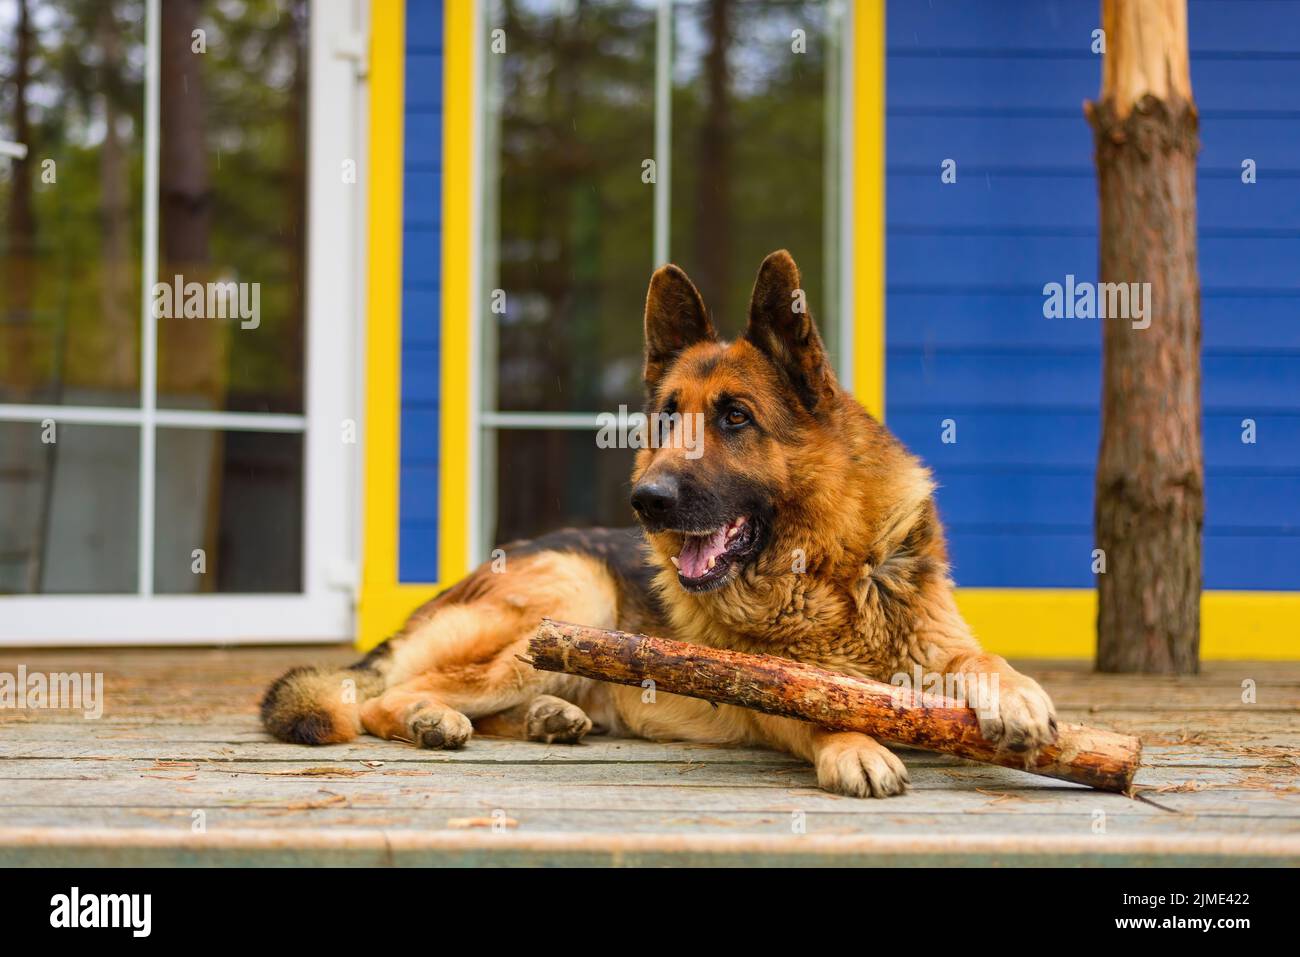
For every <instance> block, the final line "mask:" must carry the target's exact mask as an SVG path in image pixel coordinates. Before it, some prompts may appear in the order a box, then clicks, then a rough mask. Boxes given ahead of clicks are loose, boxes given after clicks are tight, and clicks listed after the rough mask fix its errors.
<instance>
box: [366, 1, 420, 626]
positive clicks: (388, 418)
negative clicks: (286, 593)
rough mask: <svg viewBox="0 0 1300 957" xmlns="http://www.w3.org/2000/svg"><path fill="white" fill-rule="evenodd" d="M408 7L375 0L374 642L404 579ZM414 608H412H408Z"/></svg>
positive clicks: (369, 601) (370, 397)
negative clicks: (400, 538)
mask: <svg viewBox="0 0 1300 957" xmlns="http://www.w3.org/2000/svg"><path fill="white" fill-rule="evenodd" d="M405 48H406V5H405V3H404V2H403V0H391V2H385V3H376V4H372V5H371V33H370V132H369V135H370V183H369V187H370V192H369V199H368V202H369V226H368V241H369V249H370V256H369V261H368V264H367V270H368V288H367V299H366V431H365V446H364V448H365V456H366V459H365V481H364V506H363V513H364V520H365V526H364V531H363V543H362V565H361V588H360V594H359V596H358V608H357V618H358V621H357V628H358V636H357V637H358V642H359V643H360V644H362V645H366V646H373V645H376V644H378V643H379V642H380V641H382V640H383V639H384V638H385V637H387V635H388V634H389V632H387V631H379V632H376V631H375V630H374V628H375V627H376V622H378V621H381V620H386V618H387V617H388V616H389V614H390V612H391V610H392V607H393V603H392V600H391V598H390V597H389V592H390V591H391V589H392V588H393V586H394V583H395V582H396V581H397V508H398V487H399V481H400V480H399V476H398V468H399V463H400V441H401V434H400V424H399V423H400V418H399V403H400V401H401V400H400V396H401V369H402V363H401V346H402V341H401V328H402V137H403V135H404V132H405V130H404V122H403V110H404V106H405V99H404V89H403V84H404V80H405V76H404V74H405V70H406V57H405V52H404V51H405ZM408 610H409V609H408Z"/></svg>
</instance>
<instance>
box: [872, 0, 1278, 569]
mask: <svg viewBox="0 0 1300 957" xmlns="http://www.w3.org/2000/svg"><path fill="white" fill-rule="evenodd" d="M1098 16H1099V14H1098V5H1097V4H1095V3H1084V2H1078V0H1017V2H1008V0H930V2H928V3H916V2H911V0H892V2H890V3H889V8H888V16H887V32H888V37H887V45H888V61H887V70H888V77H887V114H888V115H887V119H886V144H887V151H888V153H887V168H888V179H887V184H888V186H887V190H888V192H887V214H886V215H887V230H888V242H887V251H886V253H887V283H888V287H887V302H886V315H887V321H886V328H887V333H886V336H887V342H886V389H887V395H886V412H887V415H888V420H889V424H890V425H891V427H892V428H893V429H894V430H895V431H896V432H897V433H898V434H899V435H900V436H901V437H902V439H903V440H904V441H905V442H907V443H908V445H909V446H911V447H912V448H913V449H914V450H915V451H916V452H918V453H919V454H920V455H922V456H924V457H925V459H926V460H927V461H928V462H929V463H930V464H931V465H932V466H933V467H934V469H935V472H936V474H937V476H938V479H939V482H940V484H941V489H940V492H939V505H940V509H941V511H942V513H943V516H944V518H945V519H946V521H947V524H948V527H949V532H950V535H951V538H952V554H953V564H954V573H955V575H956V578H957V581H958V583H959V584H962V585H967V586H993V587H999V586H1000V587H1082V588H1086V587H1091V586H1092V585H1093V584H1094V581H1093V578H1092V575H1091V572H1090V567H1089V566H1090V557H1091V550H1092V547H1093V544H1092V507H1093V469H1094V467H1095V464H1096V455H1097V443H1098V426H1099V419H1098V398H1099V390H1100V342H1101V329H1100V325H1099V321H1098V320H1066V319H1061V320H1047V319H1044V318H1043V316H1042V305H1043V296H1042V288H1043V285H1044V284H1045V283H1048V282H1063V281H1064V278H1065V276H1066V274H1067V273H1073V274H1074V275H1075V276H1076V277H1077V279H1078V280H1081V281H1082V280H1089V281H1095V280H1096V279H1097V194H1096V180H1095V174H1094V167H1093V158H1092V134H1091V131H1090V129H1089V128H1088V125H1087V122H1086V121H1085V120H1084V118H1083V115H1082V109H1081V106H1082V103H1083V102H1084V101H1085V100H1088V99H1094V98H1096V96H1097V92H1098V87H1099V84H1100V63H1099V59H1098V58H1097V57H1096V56H1094V55H1093V54H1092V53H1091V51H1090V44H1091V34H1092V31H1093V30H1094V29H1095V28H1096V27H1097V26H1099V23H1098V22H1097V19H1098ZM1190 41H1191V48H1192V86H1193V91H1194V94H1195V96H1196V99H1197V102H1198V105H1199V107H1200V111H1201V121H1202V123H1201V137H1202V143H1203V151H1202V153H1201V156H1200V161H1199V175H1198V186H1197V188H1198V213H1199V218H1200V269H1201V281H1202V287H1203V291H1202V297H1203V298H1202V311H1203V320H1204V357H1203V368H1204V404H1205V454H1206V472H1207V476H1206V496H1207V505H1206V513H1207V514H1206V552H1205V580H1206V585H1207V587H1210V588H1233V589H1297V588H1300V268H1298V267H1300V3H1291V2H1276V0H1235V2H1225V0H1191V2H1190ZM1247 157H1249V158H1251V159H1254V160H1255V161H1256V162H1257V163H1258V166H1259V173H1258V182H1257V183H1256V184H1255V185H1250V186H1248V185H1244V184H1242V182H1241V180H1240V174H1241V161H1242V160H1243V159H1245V158H1247ZM947 158H952V159H954V160H956V161H957V182H956V183H955V184H952V185H944V184H942V183H941V182H940V179H939V171H940V164H941V162H942V161H943V160H944V159H947ZM948 418H951V419H953V420H955V421H956V423H957V442H956V444H944V443H943V442H941V440H940V431H941V422H942V420H944V419H948ZM1244 418H1253V419H1255V420H1256V422H1257V423H1258V443H1257V444H1255V445H1246V444H1243V443H1242V441H1241V421H1242V419H1244Z"/></svg>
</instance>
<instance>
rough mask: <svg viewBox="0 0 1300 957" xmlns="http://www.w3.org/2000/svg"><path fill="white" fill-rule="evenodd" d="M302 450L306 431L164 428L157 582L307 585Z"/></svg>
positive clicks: (178, 585)
mask: <svg viewBox="0 0 1300 957" xmlns="http://www.w3.org/2000/svg"><path fill="white" fill-rule="evenodd" d="M302 450H303V441H302V435H301V434H299V433H280V432H239V431H231V432H214V431H209V430H206V429H159V430H158V451H157V455H158V459H157V465H158V468H157V492H156V495H157V499H156V501H157V512H156V514H157V520H156V522H155V530H154V549H155V551H154V591H155V592H157V593H159V594H199V593H211V592H281V593H291V592H300V591H301V590H302V535H303V526H302V467H303V461H302ZM196 551H197V552H199V553H200V554H196Z"/></svg>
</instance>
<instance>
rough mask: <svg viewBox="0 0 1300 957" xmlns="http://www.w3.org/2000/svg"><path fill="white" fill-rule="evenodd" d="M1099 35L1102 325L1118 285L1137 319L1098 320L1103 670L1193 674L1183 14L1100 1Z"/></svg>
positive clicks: (1193, 392)
mask: <svg viewBox="0 0 1300 957" xmlns="http://www.w3.org/2000/svg"><path fill="white" fill-rule="evenodd" d="M1102 27H1103V29H1104V31H1105V42H1106V49H1105V58H1104V60H1103V67H1102V85H1101V96H1100V98H1099V100H1098V101H1097V102H1095V103H1088V104H1086V105H1085V108H1084V110H1085V113H1086V114H1087V117H1088V120H1089V122H1090V124H1091V126H1092V129H1093V136H1094V144H1095V147H1096V162H1097V178H1098V188H1099V194H1100V227H1101V232H1100V235H1101V269H1100V273H1101V276H1100V278H1101V283H1102V285H1101V286H1099V288H1098V290H1097V304H1098V315H1099V316H1105V315H1107V314H1106V313H1103V312H1101V305H1102V301H1103V299H1106V298H1107V293H1106V292H1104V290H1108V289H1114V288H1116V287H1112V286H1108V285H1106V284H1110V283H1115V284H1119V283H1122V284H1125V286H1126V287H1127V289H1128V291H1129V296H1128V304H1129V309H1128V312H1127V314H1125V313H1123V312H1121V313H1120V314H1119V315H1118V316H1116V315H1110V316H1109V317H1108V318H1104V319H1102V320H1101V322H1102V401H1101V448H1100V452H1099V455H1098V460H1097V479H1096V511H1095V516H1094V526H1095V533H1096V545H1095V547H1096V548H1098V549H1100V550H1101V553H1102V556H1104V563H1105V564H1104V566H1102V567H1101V568H1099V569H1098V570H1099V572H1100V573H1099V574H1098V576H1097V591H1098V612H1097V668H1098V670H1100V671H1108V672H1142V673H1164V674H1193V673H1195V672H1196V671H1197V670H1198V667H1199V649H1200V597H1201V531H1202V525H1203V523H1204V514H1205V502H1204V461H1203V457H1202V449H1201V365H1200V350H1201V305H1200V281H1199V279H1198V276H1197V267H1196V154H1197V151H1198V149H1199V146H1200V141H1199V137H1198V135H1197V113H1196V105H1195V103H1194V102H1193V100H1192V90H1191V76H1190V71H1189V68H1188V56H1187V7H1186V0H1103V2H1102ZM1134 284H1136V285H1134ZM1148 284H1149V285H1148ZM1137 296H1141V297H1144V298H1142V299H1138V298H1136V297H1137ZM1118 298H1119V300H1120V301H1121V302H1122V301H1123V297H1122V296H1118ZM1142 302H1145V307H1144V308H1145V314H1144V315H1141V314H1139V310H1140V308H1142V307H1140V306H1139V305H1138V304H1139V303H1142Z"/></svg>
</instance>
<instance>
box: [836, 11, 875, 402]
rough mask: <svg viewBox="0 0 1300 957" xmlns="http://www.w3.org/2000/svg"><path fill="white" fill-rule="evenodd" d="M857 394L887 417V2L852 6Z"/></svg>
mask: <svg viewBox="0 0 1300 957" xmlns="http://www.w3.org/2000/svg"><path fill="white" fill-rule="evenodd" d="M852 11H853V12H852V18H853V24H852V36H853V41H852V43H851V44H850V46H849V56H850V57H852V60H853V65H852V69H853V75H852V87H853V93H852V96H851V100H852V111H853V117H852V120H853V168H852V169H851V170H846V171H845V175H846V176H850V177H852V189H851V192H852V195H853V206H852V209H851V211H850V214H851V215H852V217H853V220H852V229H851V234H852V244H853V252H852V263H853V270H852V274H851V275H850V276H849V277H848V280H849V281H850V282H851V283H852V284H853V296H852V300H851V301H852V303H853V309H854V315H853V353H852V363H853V364H852V369H853V394H854V395H855V396H857V399H858V401H859V402H861V403H862V404H863V405H864V406H866V408H867V411H868V412H870V413H871V414H872V415H874V416H875V417H876V418H877V419H879V420H880V421H882V422H883V421H884V419H885V4H884V3H883V2H880V3H855V4H853V6H852Z"/></svg>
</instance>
